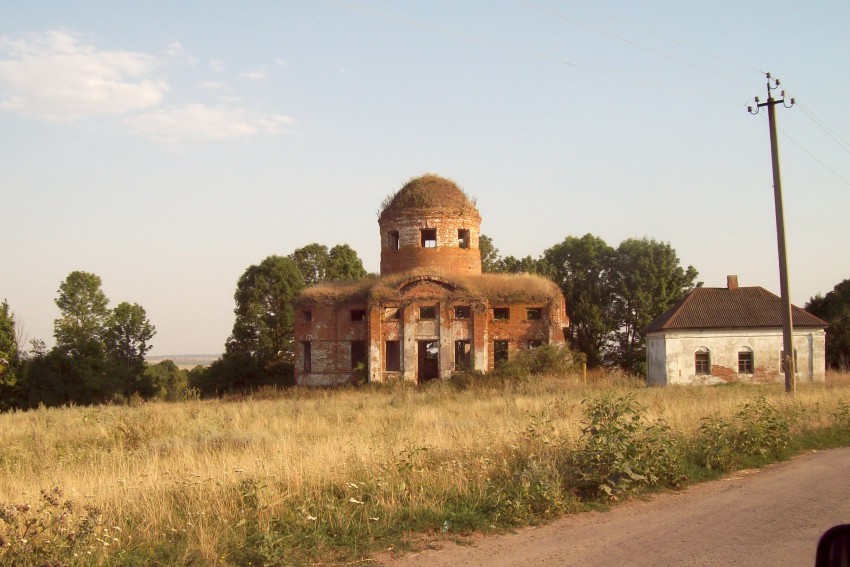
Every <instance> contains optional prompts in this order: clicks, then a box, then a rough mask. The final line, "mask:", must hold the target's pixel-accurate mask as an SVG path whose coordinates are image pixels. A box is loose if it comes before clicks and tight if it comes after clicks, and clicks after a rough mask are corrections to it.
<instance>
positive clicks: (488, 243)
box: [478, 234, 501, 274]
mask: <svg viewBox="0 0 850 567" xmlns="http://www.w3.org/2000/svg"><path fill="white" fill-rule="evenodd" d="M478 250H479V251H480V252H481V271H482V272H484V273H485V274H486V273H493V272H500V271H501V269H500V268H501V265H500V258H499V249H498V248H496V247H495V246H494V245H493V239H492V238H490V237H489V236H487V235H486V234H481V235H479V236H478Z"/></svg>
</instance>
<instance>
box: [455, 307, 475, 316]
mask: <svg viewBox="0 0 850 567" xmlns="http://www.w3.org/2000/svg"><path fill="white" fill-rule="evenodd" d="M471 316H472V309H470V307H469V305H456V306H455V319H469V318H470V317H471Z"/></svg>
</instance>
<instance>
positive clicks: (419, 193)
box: [379, 173, 478, 218]
mask: <svg viewBox="0 0 850 567" xmlns="http://www.w3.org/2000/svg"><path fill="white" fill-rule="evenodd" d="M426 211H427V212H443V213H447V214H469V213H475V214H478V210H477V209H476V207H475V199H473V198H471V197H470V196H469V195H467V194H466V193H465V192H464V190H463V189H461V188H460V187H458V185H457V184H456V183H455V182H454V181H452V180H451V179H446V178H445V177H440V176H439V175H434V174H432V173H427V174H425V175H422V176H420V177H414V178H413V179H411V180H410V181H408V182H407V183H405V185H404V186H403V187H402V188H401V189H399V190H398V191H396V192H395V193H392V194H390V195H387V196H386V198H384V201H383V202H382V203H381V208H380V212H379V216H380V217H381V218H385V217H387V216H396V215H400V214H410V213H421V212H426Z"/></svg>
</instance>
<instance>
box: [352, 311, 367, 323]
mask: <svg viewBox="0 0 850 567" xmlns="http://www.w3.org/2000/svg"><path fill="white" fill-rule="evenodd" d="M351 320H352V321H365V320H366V310H365V309H352V310H351Z"/></svg>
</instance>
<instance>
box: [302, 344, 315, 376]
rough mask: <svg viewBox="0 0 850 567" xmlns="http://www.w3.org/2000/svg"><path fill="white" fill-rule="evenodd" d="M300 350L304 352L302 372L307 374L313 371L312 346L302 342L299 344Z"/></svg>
mask: <svg viewBox="0 0 850 567" xmlns="http://www.w3.org/2000/svg"><path fill="white" fill-rule="evenodd" d="M301 349H302V351H303V352H304V372H306V373H307V374H309V373H310V372H312V371H313V345H312V344H310V343H309V342H308V341H304V342H302V343H301Z"/></svg>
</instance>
